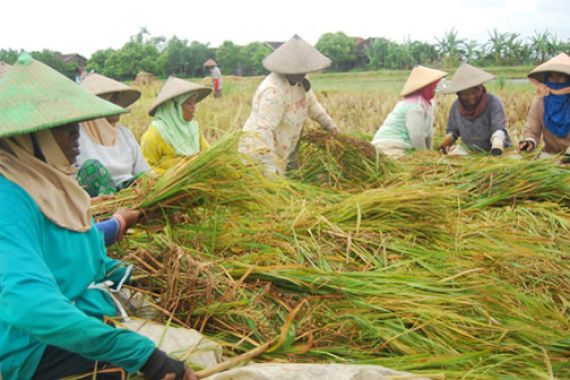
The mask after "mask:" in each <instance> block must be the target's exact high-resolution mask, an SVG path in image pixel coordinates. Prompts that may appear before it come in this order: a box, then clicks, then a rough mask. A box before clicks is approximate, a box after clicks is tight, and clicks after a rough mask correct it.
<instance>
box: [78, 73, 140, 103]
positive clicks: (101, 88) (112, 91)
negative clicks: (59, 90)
mask: <svg viewBox="0 0 570 380" xmlns="http://www.w3.org/2000/svg"><path fill="white" fill-rule="evenodd" d="M81 87H83V88H84V89H86V90H88V91H90V92H92V93H93V94H95V95H97V96H103V95H113V97H112V98H111V99H110V100H109V101H110V102H112V103H115V104H117V105H119V106H121V107H124V108H127V107H128V106H130V105H131V104H133V103H134V102H136V101H137V100H138V99H139V98H140V96H141V92H140V91H139V90H135V89H134V88H131V87H129V86H127V85H126V84H124V83H121V82H118V81H116V80H114V79H111V78H107V77H106V76H103V75H100V74H91V75H89V76H88V77H87V78H85V79H84V80H83V82H81Z"/></svg>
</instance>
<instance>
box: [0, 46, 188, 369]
mask: <svg viewBox="0 0 570 380" xmlns="http://www.w3.org/2000/svg"><path fill="white" fill-rule="evenodd" d="M122 112H124V110H123V109H122V108H120V107H118V106H116V105H114V104H111V103H108V102H106V101H104V100H102V99H100V98H98V97H96V96H94V95H93V94H91V93H89V92H87V91H85V90H84V89H82V88H80V87H79V86H77V85H76V84H75V83H73V82H72V81H70V80H69V79H67V78H65V77H63V76H62V75H61V74H59V73H57V72H56V71H54V70H53V69H51V68H49V67H47V66H46V65H44V64H42V63H40V62H37V61H34V60H33V59H32V58H31V56H29V55H27V54H22V55H21V56H20V58H19V59H18V61H17V63H16V64H15V65H14V66H13V68H12V69H11V70H10V71H9V72H8V73H7V74H6V75H5V76H4V77H3V78H2V79H1V80H0V194H1V196H0V363H1V364H0V378H3V379H59V378H63V377H68V376H73V377H75V378H83V377H80V376H79V375H78V374H83V375H82V376H87V378H92V377H95V375H94V373H95V372H98V373H101V371H103V370H105V369H107V370H109V369H111V368H114V369H113V370H112V371H113V373H110V374H107V375H105V376H104V375H99V376H97V378H99V379H102V378H106V379H119V378H121V373H120V372H121V371H123V369H124V370H126V371H128V372H137V371H141V372H143V373H144V375H145V377H147V378H150V379H162V378H165V376H167V378H171V379H195V375H194V374H193V373H192V372H191V371H190V370H189V369H188V368H186V367H185V366H184V364H183V363H182V362H179V361H177V360H174V359H171V358H169V357H168V356H167V355H166V354H165V353H164V352H162V351H160V350H158V349H157V348H156V346H155V344H154V343H153V342H152V341H151V340H149V339H147V338H145V337H143V336H142V335H139V334H137V333H134V332H131V331H128V330H124V329H120V328H114V327H113V326H112V325H109V324H105V323H104V321H103V317H104V316H110V317H113V316H115V315H116V309H115V304H114V302H113V300H112V298H111V296H110V293H109V288H108V287H106V286H104V285H103V282H104V281H106V280H109V281H112V285H111V284H109V287H110V288H111V289H112V288H113V287H114V286H117V285H118V284H120V283H121V282H122V281H121V280H123V277H124V275H125V274H126V273H127V271H126V269H125V267H124V266H123V265H122V264H121V262H119V261H117V260H112V259H110V258H109V257H108V256H107V255H106V252H105V248H104V246H103V242H102V239H101V236H100V234H99V232H98V230H97V229H96V228H93V221H92V218H91V216H90V213H89V203H90V198H89V196H88V195H87V193H86V192H85V191H83V189H82V188H81V187H80V186H79V185H78V184H77V182H76V180H75V178H74V176H73V174H74V172H75V168H74V166H73V164H74V163H75V160H76V158H77V156H78V154H79V149H78V148H79V141H78V139H79V126H78V123H79V122H82V121H86V120H92V119H98V118H102V117H110V116H113V115H117V114H120V113H122ZM86 373H91V374H88V375H85V374H86Z"/></svg>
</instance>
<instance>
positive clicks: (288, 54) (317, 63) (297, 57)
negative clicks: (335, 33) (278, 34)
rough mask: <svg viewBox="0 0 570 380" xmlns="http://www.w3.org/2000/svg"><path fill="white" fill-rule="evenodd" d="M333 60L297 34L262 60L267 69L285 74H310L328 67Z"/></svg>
mask: <svg viewBox="0 0 570 380" xmlns="http://www.w3.org/2000/svg"><path fill="white" fill-rule="evenodd" d="M331 63H332V62H331V60H330V59H329V58H328V57H326V56H325V55H323V54H322V53H321V52H320V51H318V50H317V49H316V48H314V47H313V46H311V45H310V44H309V43H307V42H306V41H304V40H303V39H302V38H301V37H299V36H297V35H295V36H293V37H292V38H291V39H290V40H289V41H287V42H286V43H284V44H283V45H281V46H279V47H278V48H277V49H275V51H273V52H272V53H271V54H269V55H268V56H267V57H265V58H264V59H263V61H262V64H263V67H265V68H266V69H267V70H269V71H271V72H274V73H277V74H283V75H296V74H309V73H314V72H316V71H321V70H324V69H326V68H327V67H329V66H330V65H331Z"/></svg>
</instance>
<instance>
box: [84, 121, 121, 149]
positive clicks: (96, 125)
mask: <svg viewBox="0 0 570 380" xmlns="http://www.w3.org/2000/svg"><path fill="white" fill-rule="evenodd" d="M80 125H81V128H82V129H83V130H84V131H85V133H87V136H89V138H90V139H91V140H93V141H94V142H95V143H97V144H99V145H103V146H113V145H115V143H116V142H117V135H118V132H119V130H118V129H117V127H116V126H114V125H113V124H111V123H109V122H108V121H107V119H105V118H103V119H97V120H89V121H84V122H83V123H81V124H80Z"/></svg>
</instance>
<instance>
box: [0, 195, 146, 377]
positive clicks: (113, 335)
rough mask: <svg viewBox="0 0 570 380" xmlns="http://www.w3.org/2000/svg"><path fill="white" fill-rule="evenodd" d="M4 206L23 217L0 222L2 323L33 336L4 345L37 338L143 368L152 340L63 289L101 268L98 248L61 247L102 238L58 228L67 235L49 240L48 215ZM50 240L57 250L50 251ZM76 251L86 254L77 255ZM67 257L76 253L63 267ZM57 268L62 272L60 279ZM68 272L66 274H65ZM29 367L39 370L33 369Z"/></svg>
mask: <svg viewBox="0 0 570 380" xmlns="http://www.w3.org/2000/svg"><path fill="white" fill-rule="evenodd" d="M3 195H6V194H3ZM11 195H12V194H11ZM16 203H17V202H16ZM28 203H30V202H28ZM1 208H2V210H3V211H6V210H8V209H11V210H12V211H13V212H17V214H18V218H17V219H15V220H16V221H14V218H10V217H4V218H3V219H2V223H1V224H0V268H2V270H1V271H0V288H1V289H2V292H1V293H0V325H3V326H4V328H8V329H9V330H8V331H17V332H18V334H19V335H18V336H21V334H27V335H28V336H29V337H30V339H32V340H31V341H29V340H24V341H14V340H10V341H8V342H3V343H2V344H3V345H6V346H5V347H3V348H2V349H9V348H10V347H14V345H18V344H27V345H24V346H16V347H22V348H21V350H25V349H29V347H30V346H29V345H30V344H32V342H36V341H39V342H41V343H43V344H48V345H53V346H56V347H60V348H63V349H65V350H68V351H71V352H76V353H78V354H80V355H82V356H84V357H86V358H89V359H92V360H100V361H108V362H110V363H112V364H114V365H117V366H120V367H122V368H125V369H127V370H128V371H129V372H135V371H137V370H139V369H140V368H141V367H142V366H143V365H144V364H145V362H146V360H147V359H148V358H149V357H150V355H151V354H152V352H153V351H154V348H155V346H154V344H153V343H152V341H150V340H149V339H147V338H145V337H143V336H141V335H139V334H136V333H133V332H130V331H127V330H123V329H117V328H113V327H111V326H108V325H106V324H104V323H103V322H102V321H101V320H99V319H97V318H95V317H92V316H89V315H87V314H85V313H84V312H83V311H82V310H80V309H79V308H78V306H77V305H76V304H74V303H73V300H71V299H69V298H68V297H66V296H65V295H64V294H63V293H62V292H63V290H61V289H66V291H68V292H69V291H71V290H70V289H73V288H75V289H76V290H75V291H77V290H78V289H81V288H83V285H81V284H82V283H83V282H85V281H89V278H92V277H90V276H92V275H89V274H88V273H91V272H90V271H91V270H92V269H93V268H96V267H93V264H94V263H97V260H96V257H97V255H95V256H94V255H93V254H92V252H94V251H91V252H89V253H88V252H87V251H85V250H83V251H81V252H69V253H66V254H59V251H58V249H61V248H62V247H69V248H71V247H72V243H70V242H71V241H75V242H84V243H85V242H86V240H85V239H95V240H93V242H96V241H97V240H98V236H90V237H88V236H87V235H86V234H88V232H87V233H76V232H70V231H62V232H57V234H61V239H57V241H55V242H54V241H45V236H44V234H45V233H42V232H41V231H42V229H43V228H46V227H42V226H43V225H44V224H46V223H48V224H49V223H51V222H49V221H47V220H46V219H43V216H42V215H41V214H40V213H39V211H34V210H33V209H32V208H30V207H14V206H10V205H8V206H7V205H6V203H4V204H3V205H2V207H1ZM36 210H37V209H36ZM10 219H12V220H10ZM42 220H44V222H42ZM50 228H51V231H52V232H53V231H59V230H58V228H57V227H54V226H52V227H50ZM93 233H96V232H95V231H93ZM47 236H52V237H54V236H60V235H47ZM66 236H67V237H66ZM89 241H91V240H89ZM46 244H49V245H50V247H51V248H49V249H47V250H46V248H47V247H44V246H45V245H46ZM52 244H55V245H52ZM99 244H101V243H99ZM95 246H96V244H95ZM58 247H59V248H58ZM80 247H87V246H83V245H79V246H77V248H78V249H82V248H80ZM54 249H55V251H54ZM76 254H80V255H85V256H81V257H78V256H71V255H76ZM50 257H53V259H49V258H50ZM65 257H73V261H72V262H70V263H69V264H68V265H69V266H68V267H66V268H64V267H61V266H60V265H58V263H59V260H63V259H64V258H65ZM107 259H108V258H107ZM66 261H67V260H66ZM48 263H51V264H50V265H52V267H50V266H48ZM107 264H108V265H105V269H107V268H108V267H110V266H114V265H115V264H116V263H114V262H113V261H112V260H110V259H108V263H107ZM53 271H58V273H59V274H60V280H59V283H58V282H57V281H56V279H55V277H54V274H53V273H54V272H53ZM64 272H65V273H66V275H63V276H62V274H63V273H64ZM62 284H63V285H62ZM93 291H94V290H93ZM101 297H102V296H101ZM96 299H100V300H103V299H104V298H96ZM23 342H26V343H23ZM2 349H0V351H1V350H2ZM12 349H14V348H12ZM3 364H4V363H3ZM3 368H4V367H3ZM27 370H32V371H33V368H29V369H27Z"/></svg>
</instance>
